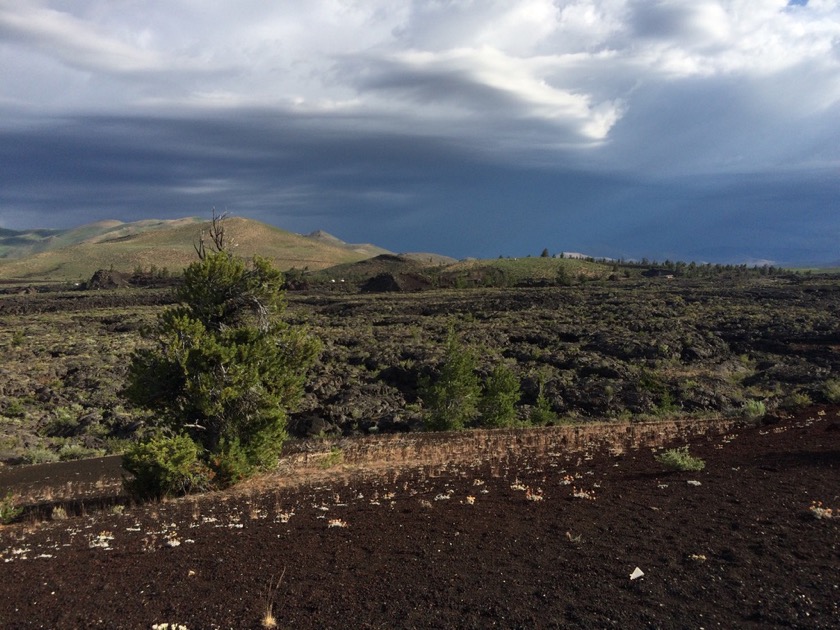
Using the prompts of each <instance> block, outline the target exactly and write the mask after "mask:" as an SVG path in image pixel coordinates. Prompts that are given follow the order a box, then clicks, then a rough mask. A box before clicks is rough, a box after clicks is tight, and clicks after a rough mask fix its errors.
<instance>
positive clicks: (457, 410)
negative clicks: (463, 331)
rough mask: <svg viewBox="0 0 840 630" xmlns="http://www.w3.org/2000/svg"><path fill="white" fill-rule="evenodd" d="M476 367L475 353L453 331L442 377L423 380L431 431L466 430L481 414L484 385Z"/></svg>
mask: <svg viewBox="0 0 840 630" xmlns="http://www.w3.org/2000/svg"><path fill="white" fill-rule="evenodd" d="M476 367H477V365H476V357H475V354H474V353H473V352H472V351H471V350H470V349H469V348H464V347H463V346H462V345H461V344H460V343H459V341H458V338H457V337H456V336H455V333H454V332H450V333H449V339H448V340H447V345H446V357H445V359H444V362H443V367H442V368H441V372H440V376H438V378H437V379H436V380H435V381H434V382H431V381H430V380H429V379H424V381H423V382H422V383H421V392H422V394H421V395H422V398H423V402H424V403H425V405H426V409H427V413H426V418H425V423H426V428H427V429H428V430H429V431H455V430H460V429H464V428H465V427H466V426H467V424H469V423H470V422H471V421H472V420H473V419H474V418H475V417H476V416H477V415H478V401H479V399H480V397H481V385H480V384H479V380H478V376H477V375H476V372H475V371H476Z"/></svg>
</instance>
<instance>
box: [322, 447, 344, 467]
mask: <svg viewBox="0 0 840 630" xmlns="http://www.w3.org/2000/svg"><path fill="white" fill-rule="evenodd" d="M343 463H344V451H342V450H341V449H340V448H339V447H338V446H333V447H332V448H330V452H329V453H327V454H326V456H325V457H324V458H323V459H322V460H321V462H320V464H319V465H320V466H321V468H324V469H327V468H334V467H335V466H339V465H341V464H343Z"/></svg>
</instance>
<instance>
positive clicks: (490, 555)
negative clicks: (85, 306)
mask: <svg viewBox="0 0 840 630" xmlns="http://www.w3.org/2000/svg"><path fill="white" fill-rule="evenodd" d="M838 413H840V408H838V407H828V408H825V407H822V408H811V409H809V410H807V411H803V412H799V413H797V414H796V415H795V416H791V417H788V418H784V419H781V420H780V421H778V422H776V423H774V424H766V425H762V426H756V427H748V428H744V429H739V430H735V431H732V432H730V433H728V434H725V435H717V436H715V437H710V438H697V439H696V440H693V441H692V443H691V444H690V449H691V452H692V454H694V455H696V456H699V457H701V458H703V459H704V460H705V462H706V468H705V470H703V471H702V472H696V473H681V472H680V473H668V472H665V471H664V470H663V468H662V466H661V465H660V464H659V463H657V462H656V461H655V459H654V457H653V453H652V452H651V451H650V450H649V449H643V450H639V451H635V452H628V453H624V454H622V455H618V456H616V455H615V454H610V453H609V452H590V453H581V454H578V453H574V454H568V453H564V452H562V451H559V452H556V453H552V454H549V455H547V456H544V457H539V458H537V457H528V456H522V457H520V456H517V455H516V454H515V453H511V454H510V456H509V457H508V458H507V459H506V460H505V461H501V462H499V461H496V462H484V463H482V464H477V465H475V466H467V465H461V464H459V465H452V466H442V467H436V468H434V469H432V468H428V467H426V468H412V469H407V470H399V471H396V470H385V471H382V470H378V471H376V473H375V474H374V473H372V472H371V473H369V474H365V473H364V472H363V471H357V472H356V473H355V474H353V475H349V476H348V475H347V474H341V475H340V474H338V470H337V472H336V476H335V478H334V479H331V478H330V475H320V476H319V479H318V480H314V479H310V480H308V481H307V480H306V479H302V480H300V484H299V485H297V486H294V485H291V486H285V487H282V488H278V487H272V486H271V484H270V483H263V484H254V486H253V487H252V488H251V489H250V490H249V491H248V492H244V491H241V490H240V491H237V492H229V493H224V494H214V495H208V496H203V497H193V498H187V499H183V500H177V501H167V502H163V503H158V504H150V505H144V506H133V507H127V508H124V509H122V508H119V509H116V510H115V509H113V508H108V509H105V510H100V511H90V512H89V513H88V514H86V515H83V516H77V517H71V518H68V519H66V520H53V521H47V522H40V521H36V520H35V519H34V517H32V518H30V519H28V522H26V521H25V522H23V523H21V524H16V525H12V526H7V527H4V528H0V581H2V585H3V588H2V590H0V627H3V628H10V629H14V628H56V629H61V628H82V627H102V628H151V627H152V626H153V624H160V623H180V624H183V625H184V626H186V627H187V628H189V629H190V630H195V629H204V628H252V627H253V628H259V627H261V624H262V621H263V617H264V614H265V612H266V610H267V608H271V610H272V611H273V613H274V615H275V617H276V619H277V623H278V625H279V627H282V628H491V627H500V628H552V627H556V628H574V627H585V628H593V627H595V628H609V627H621V628H644V627H652V628H718V627H720V628H734V627H754V628H772V627H785V628H833V627H836V624H837V619H838V618H840V572H838V566H840V529H838V527H840V516H838V515H837V513H838V508H840V417H838ZM327 472H329V471H327ZM325 477H326V479H325ZM105 485H107V484H105ZM820 502H821V506H820ZM812 506H813V507H816V508H820V507H821V508H822V509H825V508H833V509H834V518H817V514H818V512H819V510H815V509H811V508H812ZM120 510H121V511H120ZM822 514H823V515H824V516H828V514H827V513H825V512H823V513H822ZM59 515H60V514H59ZM57 516H58V515H57ZM637 567H638V568H639V569H641V571H642V572H644V576H643V577H640V578H638V579H635V580H631V578H630V575H631V573H632V572H633V571H634V569H636V568H637Z"/></svg>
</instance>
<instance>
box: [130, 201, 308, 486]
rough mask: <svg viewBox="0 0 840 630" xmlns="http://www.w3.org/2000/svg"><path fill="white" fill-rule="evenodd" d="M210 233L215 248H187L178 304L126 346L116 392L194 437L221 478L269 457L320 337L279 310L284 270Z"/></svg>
mask: <svg viewBox="0 0 840 630" xmlns="http://www.w3.org/2000/svg"><path fill="white" fill-rule="evenodd" d="M218 220H219V221H220V219H218ZM213 224H214V228H215V227H216V225H217V218H216V217H215V216H214V222H213ZM211 234H212V232H211ZM218 234H222V235H223V232H221V230H220V232H219V233H218ZM218 234H217V235H216V236H218ZM216 236H214V241H216V249H215V251H207V250H205V248H204V247H203V242H202V247H200V248H199V247H197V248H196V249H197V251H198V253H199V260H198V261H196V262H194V263H193V264H191V265H190V266H189V267H187V269H186V270H185V272H184V275H183V280H182V283H181V285H180V286H179V287H178V288H177V290H176V297H177V299H178V301H179V302H180V305H179V306H177V307H174V308H171V309H168V310H166V311H164V312H163V313H162V314H161V315H160V316H159V318H158V320H157V322H156V324H155V325H154V326H153V327H152V328H151V329H150V330H149V331H147V333H146V336H147V338H148V339H149V340H150V341H152V344H153V345H152V346H151V347H147V348H143V349H140V350H138V351H137V352H135V353H134V355H133V357H132V361H131V364H130V366H129V383H128V386H127V387H126V389H125V392H124V394H125V396H126V397H127V398H128V399H129V400H130V401H131V402H133V403H134V404H136V405H138V406H141V407H145V408H147V409H150V410H152V411H154V412H156V420H155V426H156V428H158V429H159V430H163V431H164V432H165V434H168V435H174V436H179V435H185V436H187V437H189V439H191V440H193V441H194V442H195V443H196V444H197V445H198V446H199V447H200V449H199V451H197V452H199V453H200V458H201V460H202V462H203V463H205V464H206V465H208V466H209V467H210V468H211V469H212V471H213V473H214V475H215V481H216V484H217V485H226V484H229V483H232V482H235V481H237V480H239V479H240V478H243V477H246V476H248V475H249V474H251V473H252V472H253V471H255V470H257V469H261V468H266V467H270V466H272V465H273V464H274V463H275V462H276V460H277V458H278V456H279V453H280V449H281V447H282V444H283V440H284V439H285V437H286V430H285V428H286V413H287V410H288V409H289V408H291V407H292V406H293V405H294V404H295V403H296V402H297V400H298V399H299V398H300V396H301V394H302V392H303V384H304V379H305V375H306V372H307V370H308V368H309V367H310V366H311V365H312V363H313V362H314V360H315V358H316V356H317V354H318V352H319V348H320V346H319V344H318V343H317V341H316V340H315V339H313V338H312V337H310V336H309V335H308V334H307V333H306V332H305V331H304V330H301V329H299V328H294V327H291V326H290V325H289V324H287V323H286V322H284V321H283V320H282V313H283V310H284V306H285V304H284V300H283V297H284V295H283V291H282V286H283V275H282V274H281V273H280V272H279V271H277V270H276V269H274V268H273V267H272V266H271V264H270V263H269V262H268V261H267V260H265V259H263V258H259V257H254V259H253V260H252V261H250V263H249V262H246V261H244V260H242V259H239V258H237V257H235V256H233V254H231V253H230V252H229V251H228V249H227V247H226V243H225V240H224V238H223V236H219V237H218V240H216ZM158 439H160V434H158ZM133 455H135V456H137V457H140V456H141V455H142V453H141V452H140V451H138V452H137V453H133ZM126 457H127V458H129V460H130V458H131V457H132V451H131V450H130V451H129V452H128V453H127V455H126ZM127 463H128V464H129V466H130V465H131V464H132V462H131V461H127Z"/></svg>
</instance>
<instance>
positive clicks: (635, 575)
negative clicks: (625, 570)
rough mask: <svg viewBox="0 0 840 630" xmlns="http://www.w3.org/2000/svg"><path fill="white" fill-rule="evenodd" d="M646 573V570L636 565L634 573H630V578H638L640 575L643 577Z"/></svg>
mask: <svg viewBox="0 0 840 630" xmlns="http://www.w3.org/2000/svg"><path fill="white" fill-rule="evenodd" d="M644 574H645V572H644V571H642V570H641V569H640V568H639V567H636V568H635V569H633V573H631V574H630V579H631V580H638V579H639V578H640V577H643V576H644Z"/></svg>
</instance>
